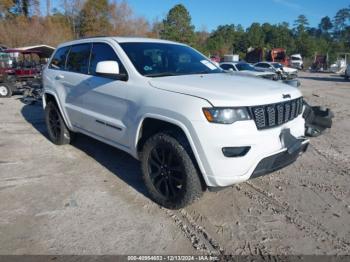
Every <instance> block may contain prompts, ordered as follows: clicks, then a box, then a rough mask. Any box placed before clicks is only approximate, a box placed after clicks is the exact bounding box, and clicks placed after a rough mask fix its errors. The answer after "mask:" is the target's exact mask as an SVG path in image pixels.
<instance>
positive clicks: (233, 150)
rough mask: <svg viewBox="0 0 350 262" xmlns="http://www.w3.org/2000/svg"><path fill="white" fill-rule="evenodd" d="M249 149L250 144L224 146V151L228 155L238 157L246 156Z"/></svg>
mask: <svg viewBox="0 0 350 262" xmlns="http://www.w3.org/2000/svg"><path fill="white" fill-rule="evenodd" d="M249 150H250V146H242V147H223V148H222V153H223V154H224V156H226V157H238V156H245V155H246V154H247V153H248V151H249Z"/></svg>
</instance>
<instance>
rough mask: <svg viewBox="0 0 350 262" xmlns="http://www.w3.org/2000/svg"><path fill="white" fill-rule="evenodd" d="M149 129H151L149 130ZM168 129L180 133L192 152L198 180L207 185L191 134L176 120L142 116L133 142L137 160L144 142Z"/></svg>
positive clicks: (164, 117) (156, 116) (159, 116)
mask: <svg viewBox="0 0 350 262" xmlns="http://www.w3.org/2000/svg"><path fill="white" fill-rule="evenodd" d="M149 127H151V128H150V129H149ZM172 128H173V129H172ZM169 129H172V130H177V131H180V132H181V134H183V136H184V138H185V139H186V140H187V142H188V144H189V146H190V149H191V151H192V152H191V153H192V154H193V158H194V159H193V160H194V161H195V163H194V164H195V166H196V167H197V169H198V171H199V172H200V178H201V180H204V181H202V182H203V183H205V184H207V178H206V172H205V168H204V165H203V163H202V161H201V159H200V157H199V153H198V150H197V148H196V146H195V142H194V139H193V137H192V135H191V132H190V130H189V129H188V128H187V127H186V126H185V124H183V123H182V122H181V121H179V120H177V119H173V118H169V117H166V116H162V115H153V114H148V115H146V116H144V117H143V118H142V119H141V121H140V123H139V124H138V128H137V132H136V137H135V142H134V146H135V148H136V155H137V157H138V158H139V154H140V153H141V151H142V146H143V145H144V143H145V142H146V140H147V138H149V137H150V136H152V135H153V134H156V133H157V132H161V131H166V130H169ZM145 130H147V131H145ZM203 186H205V185H203Z"/></svg>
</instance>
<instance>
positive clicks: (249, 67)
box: [236, 63, 256, 71]
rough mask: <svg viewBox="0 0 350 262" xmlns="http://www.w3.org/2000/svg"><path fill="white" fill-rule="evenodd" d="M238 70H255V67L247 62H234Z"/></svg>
mask: <svg viewBox="0 0 350 262" xmlns="http://www.w3.org/2000/svg"><path fill="white" fill-rule="evenodd" d="M236 67H237V69H238V71H256V69H255V68H254V67H253V66H252V65H250V64H247V63H240V64H236Z"/></svg>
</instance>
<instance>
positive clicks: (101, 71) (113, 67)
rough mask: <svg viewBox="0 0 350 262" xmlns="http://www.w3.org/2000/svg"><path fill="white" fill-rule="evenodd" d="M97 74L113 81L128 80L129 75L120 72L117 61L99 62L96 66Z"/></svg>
mask: <svg viewBox="0 0 350 262" xmlns="http://www.w3.org/2000/svg"><path fill="white" fill-rule="evenodd" d="M96 74H97V75H98V76H102V77H107V78H112V79H118V80H127V75H126V74H121V73H120V72H119V64H118V62H116V61H101V62H98V63H97V65H96Z"/></svg>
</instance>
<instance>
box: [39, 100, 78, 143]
mask: <svg viewBox="0 0 350 262" xmlns="http://www.w3.org/2000/svg"><path fill="white" fill-rule="evenodd" d="M45 122H46V127H47V131H48V133H49V138H50V140H51V141H52V142H53V143H54V144H56V145H65V144H69V143H70V141H71V138H72V135H73V133H72V132H70V131H69V130H68V128H67V126H66V123H65V122H64V120H63V118H62V116H61V113H60V111H59V109H58V107H57V105H56V104H55V103H53V102H48V103H47V105H46V107H45Z"/></svg>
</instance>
